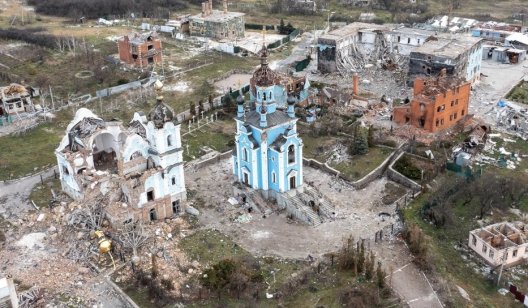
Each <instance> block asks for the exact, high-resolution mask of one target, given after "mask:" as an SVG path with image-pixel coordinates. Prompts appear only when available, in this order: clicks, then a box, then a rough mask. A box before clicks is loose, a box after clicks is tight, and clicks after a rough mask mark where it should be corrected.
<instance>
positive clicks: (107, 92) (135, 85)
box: [95, 78, 155, 98]
mask: <svg viewBox="0 0 528 308" xmlns="http://www.w3.org/2000/svg"><path fill="white" fill-rule="evenodd" d="M154 81H155V79H153V78H145V79H142V80H137V81H132V82H129V83H125V84H122V85H118V86H115V87H110V88H106V89H102V90H99V91H96V92H95V95H96V96H97V97H98V98H102V97H107V96H111V95H114V94H119V93H122V92H125V91H127V90H135V89H139V88H140V87H142V86H143V85H145V86H147V85H148V84H149V83H151V82H154Z"/></svg>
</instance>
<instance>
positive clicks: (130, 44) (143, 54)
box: [117, 32, 162, 69]
mask: <svg viewBox="0 0 528 308" xmlns="http://www.w3.org/2000/svg"><path fill="white" fill-rule="evenodd" d="M117 49H118V53H119V60H121V61H123V62H124V63H126V64H128V65H133V66H135V67H137V68H140V69H143V68H146V67H149V66H151V65H153V64H155V63H160V62H161V59H162V58H161V57H162V54H161V53H162V50H161V40H160V39H159V38H158V36H157V34H156V32H146V33H141V34H139V33H132V34H130V35H125V36H124V37H122V38H120V39H119V40H118V42H117Z"/></svg>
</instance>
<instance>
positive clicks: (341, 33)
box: [320, 22, 391, 40]
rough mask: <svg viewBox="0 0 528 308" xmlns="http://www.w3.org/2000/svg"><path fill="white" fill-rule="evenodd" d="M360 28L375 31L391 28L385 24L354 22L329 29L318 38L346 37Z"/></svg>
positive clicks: (333, 38) (336, 38) (335, 38)
mask: <svg viewBox="0 0 528 308" xmlns="http://www.w3.org/2000/svg"><path fill="white" fill-rule="evenodd" d="M361 30H363V31H368V30H370V31H375V30H383V31H389V30H391V28H390V27H388V26H386V25H377V24H369V23H362V22H354V23H351V24H349V25H346V26H344V27H342V28H338V29H335V30H333V31H330V32H328V33H327V34H325V35H323V36H321V37H320V38H321V39H328V40H339V39H342V38H346V37H347V36H350V35H354V34H356V33H358V32H359V31H361Z"/></svg>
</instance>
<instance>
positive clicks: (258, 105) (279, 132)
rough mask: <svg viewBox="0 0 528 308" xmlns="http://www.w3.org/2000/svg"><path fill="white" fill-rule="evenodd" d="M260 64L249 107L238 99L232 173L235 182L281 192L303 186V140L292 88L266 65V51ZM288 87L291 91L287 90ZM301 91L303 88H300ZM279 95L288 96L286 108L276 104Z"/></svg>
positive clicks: (263, 50)
mask: <svg viewBox="0 0 528 308" xmlns="http://www.w3.org/2000/svg"><path fill="white" fill-rule="evenodd" d="M259 55H260V57H261V65H260V67H259V68H258V69H257V70H256V71H255V72H254V74H253V78H252V94H251V97H252V105H254V106H252V107H251V110H250V111H247V112H246V110H245V108H244V98H243V97H242V96H239V97H238V98H237V116H236V118H235V120H236V126H237V127H236V128H237V133H236V137H235V146H236V148H235V151H234V152H233V173H234V175H235V179H236V181H238V182H240V183H243V184H245V185H247V186H249V187H251V188H253V189H257V190H260V191H262V192H271V191H273V192H276V193H283V192H287V191H291V190H297V189H302V185H303V170H302V168H303V162H302V147H303V144H302V140H301V138H299V135H298V133H297V120H298V119H297V118H296V117H295V103H296V102H298V101H299V97H298V96H297V97H295V96H294V91H295V89H288V88H289V87H284V86H283V85H282V84H281V83H280V82H278V81H280V80H281V79H283V76H281V75H279V74H278V73H276V72H274V71H273V70H272V69H271V68H270V67H269V66H268V50H267V48H266V47H265V46H264V47H263V49H262V50H261V51H260V54H259ZM287 90H290V91H289V92H288V93H287V92H286V91H287ZM300 90H304V89H303V88H301V89H300ZM278 94H280V97H281V98H282V97H287V99H286V104H285V105H287V106H285V107H286V108H281V107H280V106H278V103H277V99H278V97H277V96H278Z"/></svg>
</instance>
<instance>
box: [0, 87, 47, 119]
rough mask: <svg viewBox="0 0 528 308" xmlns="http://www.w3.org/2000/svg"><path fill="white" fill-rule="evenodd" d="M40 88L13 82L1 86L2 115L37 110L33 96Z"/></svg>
mask: <svg viewBox="0 0 528 308" xmlns="http://www.w3.org/2000/svg"><path fill="white" fill-rule="evenodd" d="M37 95H38V90H37V89H33V88H26V87H24V86H21V85H19V84H16V83H13V84H11V85H9V86H7V87H0V117H13V116H16V115H21V114H25V113H29V112H34V111H35V106H34V105H33V102H32V100H31V99H32V98H33V97H35V96H37Z"/></svg>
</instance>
